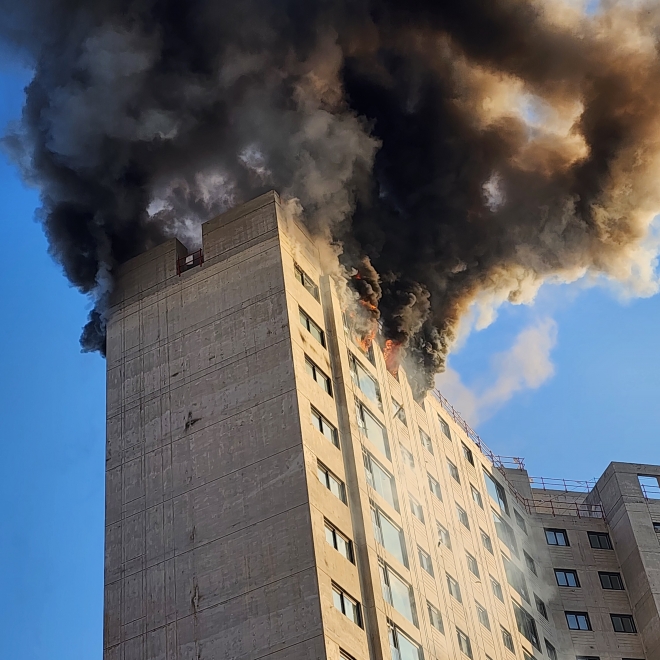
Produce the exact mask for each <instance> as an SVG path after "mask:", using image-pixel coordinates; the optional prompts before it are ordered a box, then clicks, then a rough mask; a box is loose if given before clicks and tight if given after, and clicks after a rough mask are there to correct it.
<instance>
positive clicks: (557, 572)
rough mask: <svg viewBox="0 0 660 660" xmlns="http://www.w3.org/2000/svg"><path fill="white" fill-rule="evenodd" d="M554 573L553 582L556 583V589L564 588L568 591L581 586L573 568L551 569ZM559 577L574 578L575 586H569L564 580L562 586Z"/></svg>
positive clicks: (567, 581)
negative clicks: (568, 576)
mask: <svg viewBox="0 0 660 660" xmlns="http://www.w3.org/2000/svg"><path fill="white" fill-rule="evenodd" d="M553 570H554V572H555V580H556V582H557V586H558V587H565V588H568V589H580V588H581V587H582V585H581V584H580V578H579V576H578V572H577V571H576V570H575V569H574V568H555V569H553ZM560 575H563V576H567V575H570V576H572V577H573V578H575V584H569V582H570V581H569V580H566V584H562V583H561V581H560V577H559V576H560Z"/></svg>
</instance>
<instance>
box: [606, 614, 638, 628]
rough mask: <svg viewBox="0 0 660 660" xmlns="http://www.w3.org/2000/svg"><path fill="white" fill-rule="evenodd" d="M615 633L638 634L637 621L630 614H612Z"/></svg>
mask: <svg viewBox="0 0 660 660" xmlns="http://www.w3.org/2000/svg"><path fill="white" fill-rule="evenodd" d="M610 618H611V619H612V625H613V626H614V632H618V633H636V632H637V628H635V621H634V620H633V618H632V616H631V615H630V614H610Z"/></svg>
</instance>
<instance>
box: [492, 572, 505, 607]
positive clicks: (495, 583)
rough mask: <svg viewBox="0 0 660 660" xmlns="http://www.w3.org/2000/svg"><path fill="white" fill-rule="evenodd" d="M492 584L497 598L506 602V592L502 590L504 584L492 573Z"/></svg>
mask: <svg viewBox="0 0 660 660" xmlns="http://www.w3.org/2000/svg"><path fill="white" fill-rule="evenodd" d="M490 586H491V587H492V589H493V593H494V594H495V598H497V600H501V601H502V602H504V592H503V591H502V585H501V584H500V583H499V582H498V581H497V580H496V579H495V578H494V577H493V576H492V575H491V576H490Z"/></svg>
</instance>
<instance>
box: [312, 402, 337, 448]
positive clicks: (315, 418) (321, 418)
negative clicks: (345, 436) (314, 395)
mask: <svg viewBox="0 0 660 660" xmlns="http://www.w3.org/2000/svg"><path fill="white" fill-rule="evenodd" d="M310 410H311V414H312V426H313V427H314V428H315V429H316V430H317V431H318V432H319V433H320V434H321V435H322V436H323V437H324V438H326V439H327V440H328V441H330V442H331V443H332V444H333V445H334V446H335V447H337V449H339V430H338V429H337V427H336V426H335V425H334V424H333V423H332V422H331V421H330V420H329V419H328V418H327V417H326V416H325V415H323V413H320V412H319V411H318V410H317V409H316V408H315V407H314V406H312V405H310ZM316 422H318V424H317V423H316ZM324 425H325V426H327V427H328V428H329V429H330V432H331V433H330V435H331V436H332V438H330V437H328V435H326V433H325V432H324V431H323V428H322V427H323V426H324Z"/></svg>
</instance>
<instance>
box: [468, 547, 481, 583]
mask: <svg viewBox="0 0 660 660" xmlns="http://www.w3.org/2000/svg"><path fill="white" fill-rule="evenodd" d="M465 557H466V559H467V567H468V570H469V571H470V573H472V575H474V576H475V577H477V578H478V577H480V576H479V564H477V560H476V559H475V558H474V557H473V556H472V555H471V554H470V553H469V552H466V553H465Z"/></svg>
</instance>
